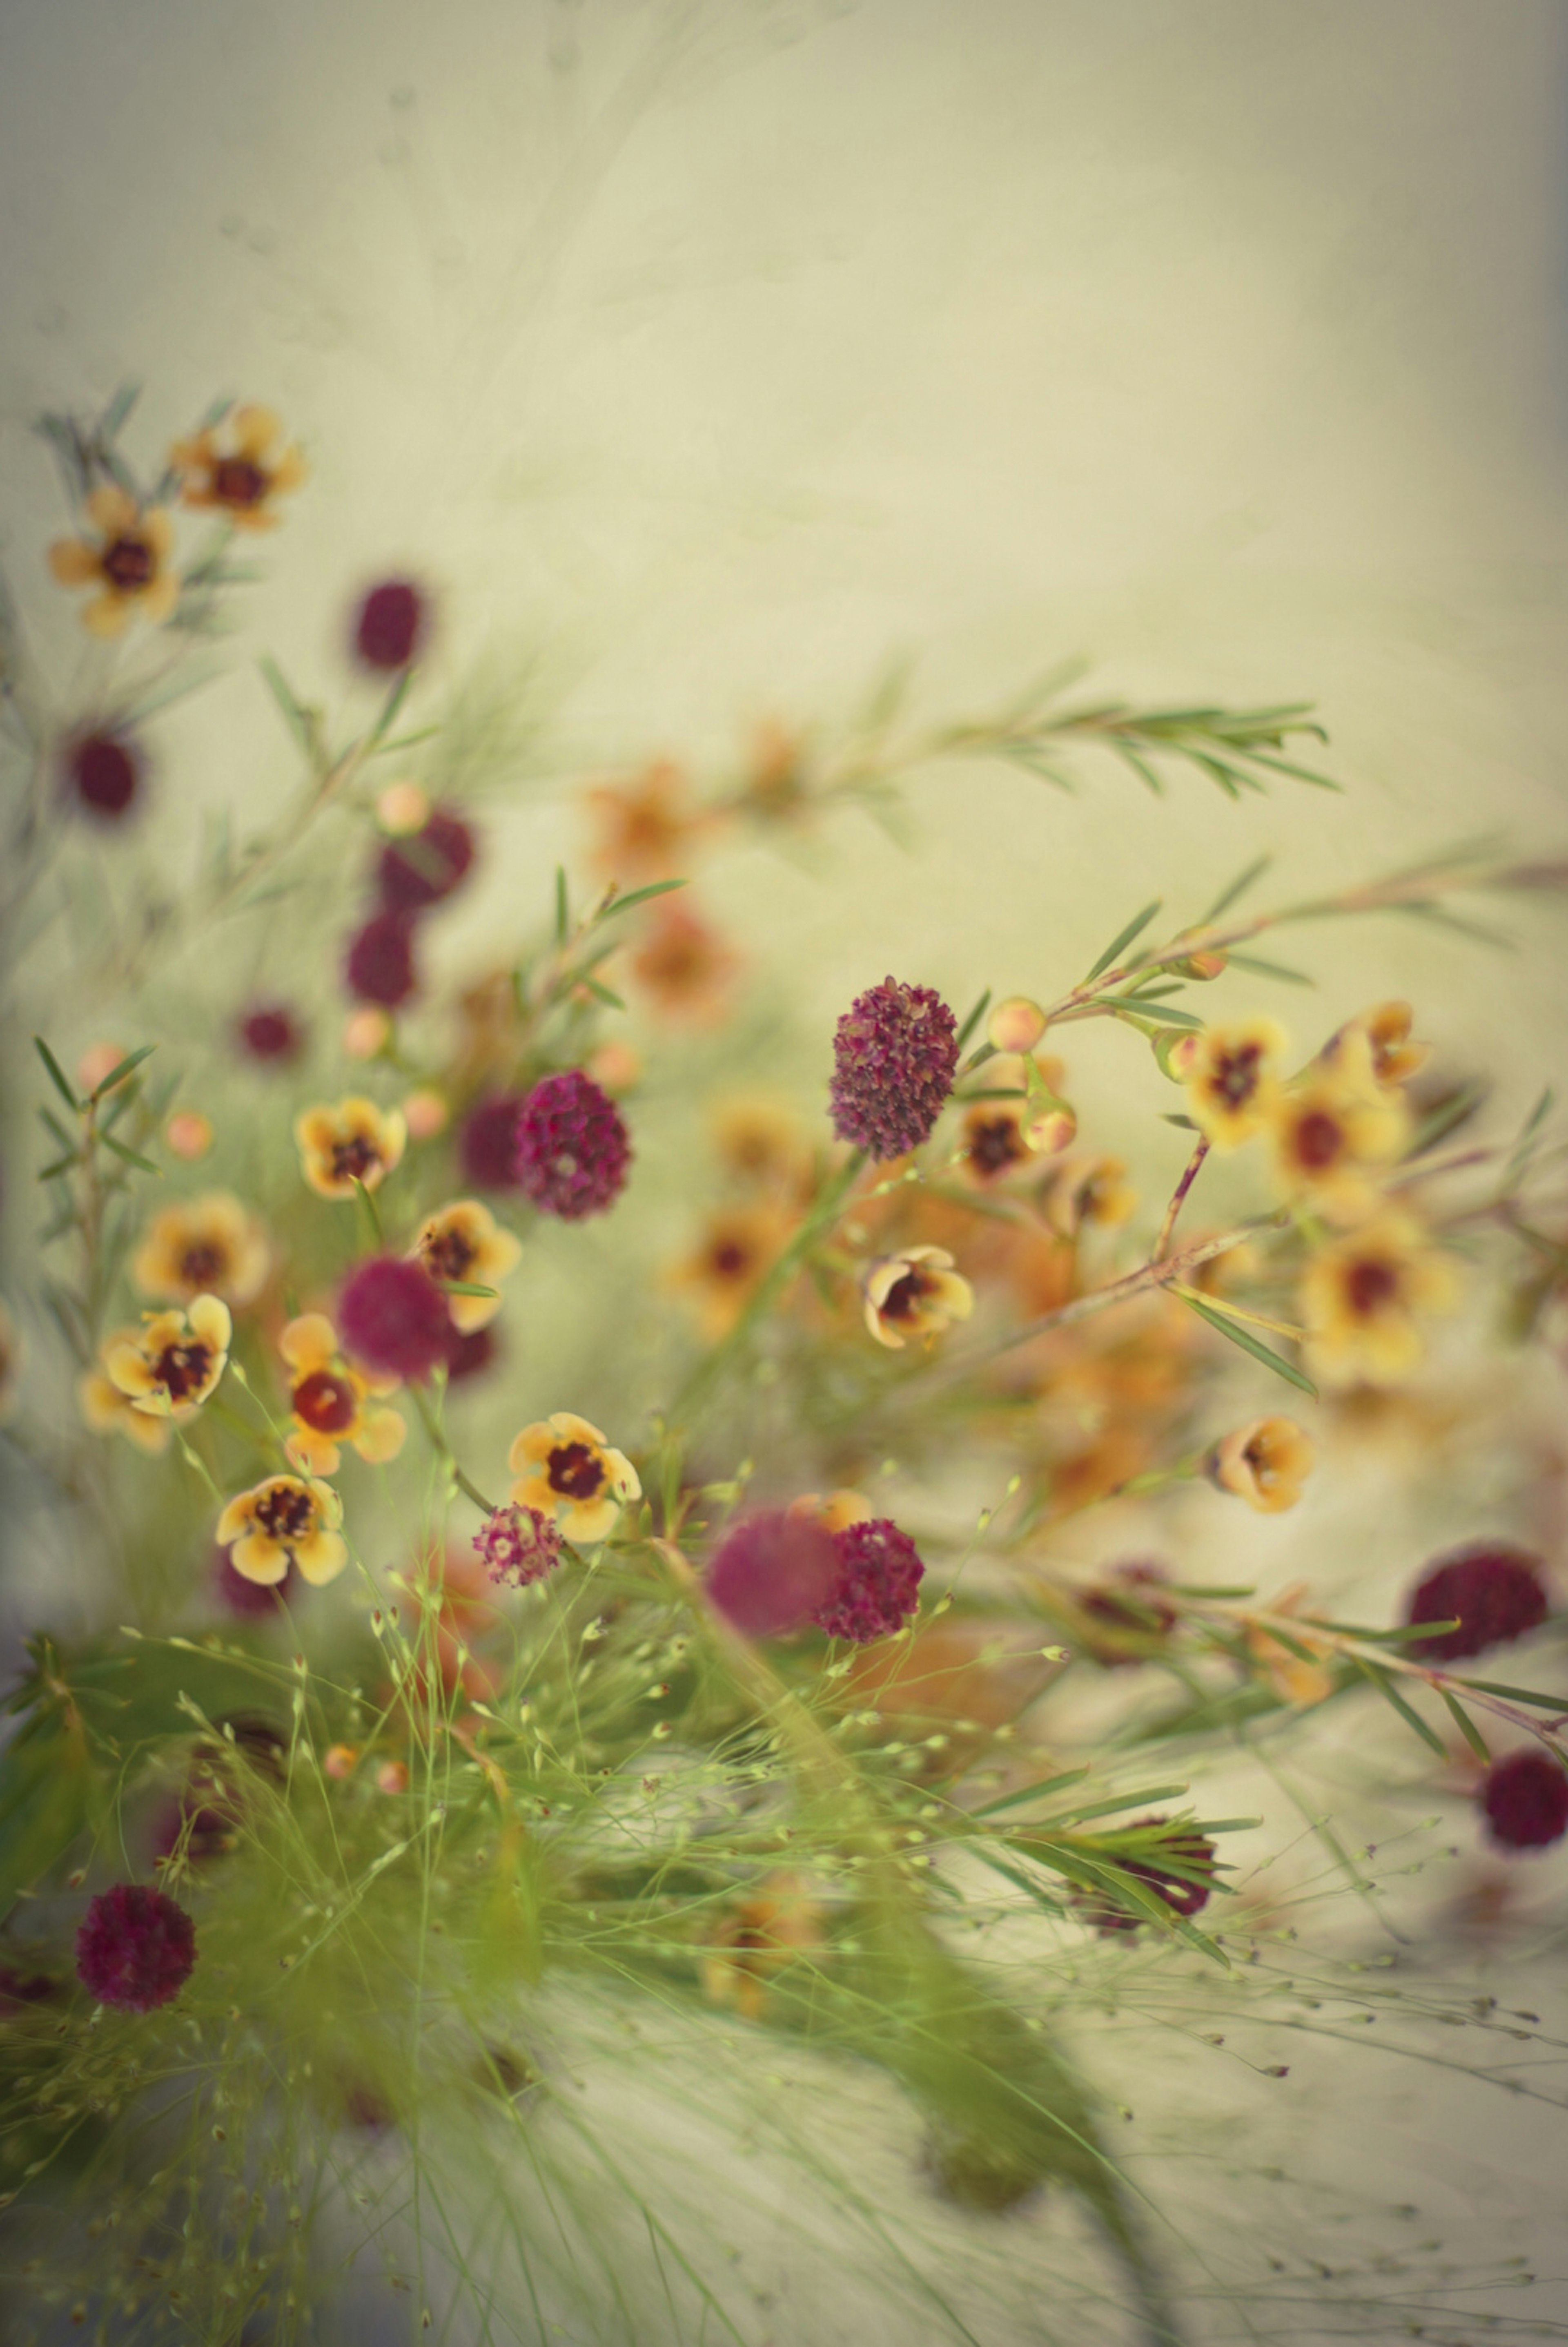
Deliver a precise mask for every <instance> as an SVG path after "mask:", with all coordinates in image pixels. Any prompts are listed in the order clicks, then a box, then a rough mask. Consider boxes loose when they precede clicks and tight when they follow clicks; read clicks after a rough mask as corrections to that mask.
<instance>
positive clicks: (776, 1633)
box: [708, 1511, 839, 1638]
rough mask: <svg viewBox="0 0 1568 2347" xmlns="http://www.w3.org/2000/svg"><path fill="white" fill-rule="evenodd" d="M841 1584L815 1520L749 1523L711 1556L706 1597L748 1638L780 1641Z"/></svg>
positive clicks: (832, 1549)
mask: <svg viewBox="0 0 1568 2347" xmlns="http://www.w3.org/2000/svg"><path fill="white" fill-rule="evenodd" d="M838 1579H839V1553H838V1550H837V1548H836V1546H835V1545H834V1541H833V1535H832V1533H831V1532H828V1531H826V1530H825V1529H824V1527H823V1526H822V1525H821V1524H820V1523H819V1522H817V1521H816V1519H815V1518H814V1517H811V1516H805V1515H786V1514H783V1513H781V1512H778V1511H769V1512H767V1513H766V1514H763V1515H759V1516H750V1517H748V1519H747V1520H746V1522H744V1523H739V1524H737V1525H736V1526H735V1528H734V1530H733V1531H732V1532H729V1533H728V1534H727V1535H726V1537H725V1538H724V1540H722V1541H721V1542H720V1543H719V1545H718V1548H717V1549H716V1550H715V1551H714V1553H713V1559H712V1562H711V1563H710V1564H709V1565H708V1596H709V1598H710V1599H711V1600H712V1602H713V1604H714V1605H715V1606H716V1607H717V1608H718V1611H719V1613H720V1614H723V1616H724V1618H725V1620H726V1621H727V1622H728V1623H729V1624H731V1625H732V1626H733V1627H734V1628H735V1629H737V1630H738V1631H740V1632H741V1634H742V1635H743V1636H745V1637H748V1638H778V1637H781V1636H782V1635H784V1633H785V1632H786V1631H787V1630H797V1629H799V1626H800V1624H802V1623H803V1622H809V1621H810V1620H811V1619H812V1617H813V1616H814V1615H817V1614H820V1611H821V1609H822V1608H823V1607H824V1606H825V1605H827V1604H829V1603H830V1600H831V1598H832V1595H833V1593H834V1590H835V1588H836V1586H837V1583H838Z"/></svg>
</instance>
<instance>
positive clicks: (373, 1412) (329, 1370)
mask: <svg viewBox="0 0 1568 2347" xmlns="http://www.w3.org/2000/svg"><path fill="white" fill-rule="evenodd" d="M278 1349H279V1351H280V1353H281V1354H282V1356H283V1358H284V1359H285V1360H286V1361H287V1362H288V1364H289V1368H290V1380H289V1407H290V1409H291V1410H292V1412H293V1414H294V1430H293V1432H292V1433H291V1434H290V1437H289V1440H288V1441H287V1442H286V1443H285V1445H284V1449H285V1450H287V1451H288V1453H289V1456H290V1459H291V1460H292V1461H293V1463H294V1465H295V1466H296V1467H298V1468H299V1470H300V1473H301V1474H303V1475H331V1474H335V1473H336V1471H337V1467H338V1460H339V1459H340V1457H341V1451H340V1450H339V1445H340V1444H341V1443H344V1442H346V1443H348V1444H349V1445H350V1446H351V1449H353V1450H357V1451H358V1453H359V1455H360V1457H361V1459H364V1460H368V1461H369V1462H370V1464H371V1465H372V1466H375V1467H379V1466H381V1465H382V1463H383V1462H384V1461H385V1460H388V1459H395V1458H396V1457H397V1454H398V1452H399V1451H400V1450H402V1446H403V1438H404V1436H405V1435H406V1434H407V1432H408V1428H407V1427H406V1426H405V1425H404V1423H403V1421H402V1417H401V1416H400V1415H399V1413H398V1412H397V1411H396V1410H395V1409H386V1408H385V1407H384V1406H378V1404H379V1400H380V1397H381V1396H382V1395H383V1394H389V1393H392V1392H393V1391H395V1389H396V1387H397V1383H398V1380H397V1379H396V1378H378V1377H372V1375H371V1374H370V1373H369V1372H368V1371H367V1370H364V1369H357V1368H354V1367H353V1365H352V1364H351V1362H349V1361H348V1360H346V1359H345V1358H344V1357H343V1353H342V1349H341V1347H340V1345H339V1343H338V1332H337V1330H336V1329H335V1328H334V1327H333V1326H332V1324H331V1321H330V1320H329V1319H328V1318H327V1316H326V1314H325V1313H324V1312H306V1313H303V1314H301V1315H300V1318H299V1319H298V1320H290V1323H289V1325H288V1327H286V1328H285V1329H284V1331H283V1333H282V1335H281V1336H280V1337H279V1339H278Z"/></svg>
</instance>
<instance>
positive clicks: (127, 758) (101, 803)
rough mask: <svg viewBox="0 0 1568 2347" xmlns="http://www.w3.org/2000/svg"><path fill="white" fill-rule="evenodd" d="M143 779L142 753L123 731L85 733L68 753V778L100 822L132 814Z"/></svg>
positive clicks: (80, 798) (89, 810)
mask: <svg viewBox="0 0 1568 2347" xmlns="http://www.w3.org/2000/svg"><path fill="white" fill-rule="evenodd" d="M141 778H142V761H141V753H140V752H139V751H138V750H137V746H136V744H135V743H134V742H127V740H125V738H124V737H123V735H121V734H118V733H86V734H83V735H82V736H81V738H80V739H79V740H77V741H75V742H73V743H71V744H70V746H69V747H68V749H67V750H66V782H67V784H69V786H70V788H71V789H72V790H73V791H75V793H76V797H77V798H78V799H79V800H80V802H81V804H82V805H83V806H84V807H85V808H86V809H87V813H88V814H89V815H96V816H97V818H98V820H99V821H100V822H103V823H118V822H119V820H120V818H121V817H122V816H123V815H128V814H129V813H130V810H131V807H132V805H133V804H134V802H135V799H136V795H137V791H138V790H139V789H140V788H141Z"/></svg>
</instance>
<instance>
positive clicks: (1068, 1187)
mask: <svg viewBox="0 0 1568 2347" xmlns="http://www.w3.org/2000/svg"><path fill="white" fill-rule="evenodd" d="M1126 1174H1127V1169H1126V1167H1125V1164H1124V1163H1122V1160H1121V1159H1120V1158H1119V1157H1067V1158H1064V1159H1063V1161H1062V1163H1060V1164H1059V1165H1058V1166H1057V1168H1056V1170H1055V1172H1054V1175H1053V1176H1052V1180H1051V1184H1050V1187H1049V1188H1048V1189H1047V1191H1046V1193H1045V1195H1044V1201H1043V1212H1044V1216H1045V1220H1046V1221H1047V1223H1049V1225H1051V1228H1052V1229H1053V1230H1054V1231H1055V1232H1056V1233H1057V1234H1058V1235H1059V1236H1060V1237H1062V1238H1064V1239H1070V1238H1074V1237H1075V1236H1076V1235H1077V1233H1078V1232H1079V1231H1080V1230H1082V1229H1083V1227H1084V1224H1085V1223H1100V1224H1104V1225H1105V1226H1106V1228H1108V1229H1115V1227H1116V1225H1118V1224H1121V1223H1125V1222H1127V1221H1129V1220H1130V1219H1131V1217H1132V1216H1133V1214H1135V1212H1136V1211H1137V1204H1138V1194H1137V1192H1136V1191H1135V1189H1133V1188H1132V1186H1131V1185H1130V1184H1129V1183H1128V1181H1127V1178H1126Z"/></svg>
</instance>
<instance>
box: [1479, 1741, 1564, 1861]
mask: <svg viewBox="0 0 1568 2347" xmlns="http://www.w3.org/2000/svg"><path fill="white" fill-rule="evenodd" d="M1481 1807H1482V1809H1484V1810H1485V1811H1486V1822H1487V1825H1488V1827H1489V1829H1491V1833H1492V1840H1493V1841H1495V1842H1500V1843H1501V1844H1502V1848H1503V1849H1504V1850H1544V1849H1545V1848H1546V1846H1547V1844H1548V1843H1549V1842H1554V1841H1561V1840H1562V1839H1563V1834H1564V1832H1568V1774H1565V1773H1564V1771H1563V1767H1562V1765H1561V1763H1560V1762H1558V1761H1556V1760H1553V1758H1552V1755H1551V1753H1550V1752H1542V1751H1538V1750H1537V1749H1536V1748H1535V1747H1533V1746H1530V1747H1526V1749H1525V1750H1524V1751H1522V1752H1511V1753H1510V1754H1509V1756H1508V1758H1507V1759H1506V1760H1500V1761H1499V1762H1498V1763H1497V1765H1496V1767H1495V1768H1491V1769H1489V1770H1488V1772H1487V1777H1486V1782H1485V1783H1484V1785H1482V1787H1481Z"/></svg>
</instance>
